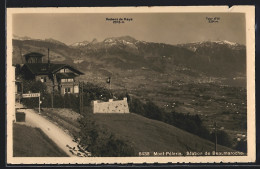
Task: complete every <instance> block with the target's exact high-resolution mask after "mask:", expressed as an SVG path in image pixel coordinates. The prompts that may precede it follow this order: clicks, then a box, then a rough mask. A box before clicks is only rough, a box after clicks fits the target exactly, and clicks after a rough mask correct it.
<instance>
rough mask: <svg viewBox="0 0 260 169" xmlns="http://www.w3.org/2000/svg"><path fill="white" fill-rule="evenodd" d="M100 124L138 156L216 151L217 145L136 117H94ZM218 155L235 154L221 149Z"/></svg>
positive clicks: (95, 115) (153, 121) (108, 115)
mask: <svg viewBox="0 0 260 169" xmlns="http://www.w3.org/2000/svg"><path fill="white" fill-rule="evenodd" d="M94 119H95V121H96V123H97V124H99V125H100V126H102V127H103V128H105V129H107V130H109V131H110V132H112V133H113V134H115V135H116V137H118V138H120V139H122V140H125V141H126V142H128V143H129V144H131V146H133V147H134V150H135V152H136V153H138V152H144V151H147V152H162V151H172V152H182V153H183V155H185V153H186V152H187V151H194V152H205V151H210V152H212V151H214V144H213V143H212V142H210V141H207V140H204V139H202V138H200V137H198V136H195V135H193V134H190V133H188V132H185V131H183V130H181V129H178V128H176V127H174V126H171V125H168V124H165V123H163V122H160V121H156V120H151V119H148V118H145V117H142V116H139V115H136V114H132V113H131V114H94ZM218 151H233V150H231V149H229V148H226V147H223V146H218Z"/></svg>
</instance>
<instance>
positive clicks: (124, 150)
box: [79, 114, 135, 157]
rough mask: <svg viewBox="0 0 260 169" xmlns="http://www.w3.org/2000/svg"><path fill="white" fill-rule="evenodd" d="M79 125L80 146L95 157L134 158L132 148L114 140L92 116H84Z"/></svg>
mask: <svg viewBox="0 0 260 169" xmlns="http://www.w3.org/2000/svg"><path fill="white" fill-rule="evenodd" d="M79 123H80V133H79V136H80V145H82V146H85V147H86V150H87V151H89V152H91V154H92V155H93V156H96V157H126V156H134V155H135V152H134V149H133V147H131V146H130V145H129V144H128V143H126V142H125V141H123V140H120V139H118V138H116V137H115V136H114V135H113V134H112V133H110V132H108V131H106V129H104V128H101V127H100V126H98V125H97V124H96V123H95V120H94V118H93V114H84V116H83V117H82V118H81V119H80V120H79Z"/></svg>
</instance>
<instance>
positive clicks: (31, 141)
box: [13, 124, 67, 157]
mask: <svg viewBox="0 0 260 169" xmlns="http://www.w3.org/2000/svg"><path fill="white" fill-rule="evenodd" d="M13 156H14V157H67V154H66V153H65V152H63V151H62V150H60V149H59V148H58V147H57V145H56V144H55V143H54V142H53V141H52V140H51V139H49V138H48V137H47V136H46V135H45V134H44V133H43V132H42V131H41V130H40V129H38V128H33V127H28V126H25V125H20V124H14V125H13Z"/></svg>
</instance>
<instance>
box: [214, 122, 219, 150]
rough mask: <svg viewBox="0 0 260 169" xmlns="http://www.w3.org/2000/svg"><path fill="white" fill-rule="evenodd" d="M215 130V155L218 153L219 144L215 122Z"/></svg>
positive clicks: (215, 123)
mask: <svg viewBox="0 0 260 169" xmlns="http://www.w3.org/2000/svg"><path fill="white" fill-rule="evenodd" d="M214 130H215V153H217V144H218V136H217V122H214Z"/></svg>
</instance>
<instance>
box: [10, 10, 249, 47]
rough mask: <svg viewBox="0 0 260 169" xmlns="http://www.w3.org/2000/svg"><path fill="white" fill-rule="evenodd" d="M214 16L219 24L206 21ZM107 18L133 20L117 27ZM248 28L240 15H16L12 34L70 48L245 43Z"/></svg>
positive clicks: (242, 15)
mask: <svg viewBox="0 0 260 169" xmlns="http://www.w3.org/2000/svg"><path fill="white" fill-rule="evenodd" d="M214 17H218V18H219V20H218V23H209V21H208V19H207V18H214ZM107 18H118V19H119V18H122V19H124V18H129V19H132V21H125V23H120V24H118V23H113V21H108V20H107ZM245 29H246V28H245V16H244V14H241V13H157V14H155V13H147V14H144V13H132V14H130V13H125V14H123V13H120V14H111V13H109V14H108V13H100V14H90V13H88V14H82V13H81V14H77V13H75V14H72V13H70V14H66V13H63V14H58V13H50V14H33V13H31V14H13V35H17V36H28V37H31V38H36V39H47V38H53V39H56V40H59V41H61V42H63V43H65V44H67V45H70V44H73V43H75V42H82V41H85V40H87V41H92V40H93V39H94V38H96V39H97V40H98V41H103V40H104V39H105V38H109V37H119V36H126V35H128V36H132V37H134V38H135V39H137V40H143V41H148V42H158V43H168V44H180V43H190V42H199V41H219V40H227V41H231V42H236V43H240V44H246V36H245Z"/></svg>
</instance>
